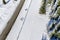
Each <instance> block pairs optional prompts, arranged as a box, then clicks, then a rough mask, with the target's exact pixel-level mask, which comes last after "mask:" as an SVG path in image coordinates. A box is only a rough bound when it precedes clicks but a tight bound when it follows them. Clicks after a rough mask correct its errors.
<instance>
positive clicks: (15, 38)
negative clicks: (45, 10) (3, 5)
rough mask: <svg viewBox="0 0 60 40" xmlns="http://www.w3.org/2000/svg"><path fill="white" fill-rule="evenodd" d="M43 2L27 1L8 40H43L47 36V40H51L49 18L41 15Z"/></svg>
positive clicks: (38, 0) (36, 0)
mask: <svg viewBox="0 0 60 40" xmlns="http://www.w3.org/2000/svg"><path fill="white" fill-rule="evenodd" d="M41 1H42V0H26V1H25V3H24V6H23V8H22V10H21V12H20V14H19V15H18V17H17V19H16V22H15V24H14V25H13V27H12V29H11V31H10V33H9V35H8V36H7V38H6V40H41V39H42V36H43V35H46V37H47V40H49V37H48V34H47V30H46V28H47V23H48V21H49V17H48V15H42V14H39V8H40V5H41ZM26 14H27V15H26ZM21 18H22V19H21ZM21 28H22V29H21Z"/></svg>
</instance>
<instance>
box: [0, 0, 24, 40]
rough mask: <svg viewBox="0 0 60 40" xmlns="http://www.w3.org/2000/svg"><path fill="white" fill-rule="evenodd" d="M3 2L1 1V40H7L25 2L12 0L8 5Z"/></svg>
mask: <svg viewBox="0 0 60 40" xmlns="http://www.w3.org/2000/svg"><path fill="white" fill-rule="evenodd" d="M2 1H3V0H0V40H4V39H5V37H6V35H7V33H8V32H9V31H10V28H11V26H12V24H13V23H14V21H15V19H16V17H17V16H18V13H19V12H20V10H21V7H22V6H23V3H24V0H17V1H14V0H10V2H9V3H7V4H3V3H2ZM6 1H7V0H6Z"/></svg>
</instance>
